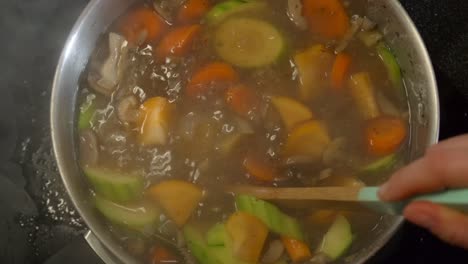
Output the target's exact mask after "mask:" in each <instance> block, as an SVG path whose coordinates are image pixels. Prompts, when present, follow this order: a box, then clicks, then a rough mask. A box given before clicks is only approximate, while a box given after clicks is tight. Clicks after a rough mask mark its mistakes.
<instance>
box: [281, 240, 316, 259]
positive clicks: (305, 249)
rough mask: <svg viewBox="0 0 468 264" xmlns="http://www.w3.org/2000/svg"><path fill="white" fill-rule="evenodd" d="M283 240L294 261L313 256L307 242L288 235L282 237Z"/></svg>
mask: <svg viewBox="0 0 468 264" xmlns="http://www.w3.org/2000/svg"><path fill="white" fill-rule="evenodd" d="M281 241H282V242H283V245H284V247H285V248H286V252H288V255H289V257H290V258H291V260H292V261H293V262H300V261H304V260H307V259H309V258H311V257H312V253H311V252H310V249H309V246H308V245H307V244H306V243H304V242H302V241H299V240H296V239H293V238H289V237H286V236H283V237H281Z"/></svg>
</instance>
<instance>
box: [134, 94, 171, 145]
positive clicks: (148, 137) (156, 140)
mask: <svg viewBox="0 0 468 264" xmlns="http://www.w3.org/2000/svg"><path fill="white" fill-rule="evenodd" d="M173 113H174V106H173V105H172V104H171V103H169V101H168V100H167V99H166V98H164V97H152V98H150V99H148V100H146V101H145V102H144V103H143V104H142V105H141V107H140V114H139V122H138V123H139V125H140V131H139V135H138V137H139V142H140V144H142V145H145V146H146V145H165V144H166V143H167V140H168V138H169V127H170V119H171V117H172V115H173Z"/></svg>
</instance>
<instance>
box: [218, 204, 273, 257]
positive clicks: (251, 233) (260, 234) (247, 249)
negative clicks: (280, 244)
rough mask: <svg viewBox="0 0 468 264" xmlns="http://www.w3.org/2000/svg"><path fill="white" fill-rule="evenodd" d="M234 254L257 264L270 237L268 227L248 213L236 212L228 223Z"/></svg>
mask: <svg viewBox="0 0 468 264" xmlns="http://www.w3.org/2000/svg"><path fill="white" fill-rule="evenodd" d="M226 231H227V233H228V235H229V238H230V242H231V247H232V253H233V255H234V256H235V257H236V258H239V259H240V260H243V261H246V262H252V263H256V262H257V261H258V259H259V257H260V254H261V253H262V249H263V245H264V244H265V240H266V238H267V236H268V227H267V226H266V225H265V224H264V223H263V222H262V221H261V220H260V219H258V218H257V217H255V216H253V215H251V214H249V213H246V212H242V211H240V212H235V213H234V214H232V215H231V216H230V217H229V219H228V220H227V222H226Z"/></svg>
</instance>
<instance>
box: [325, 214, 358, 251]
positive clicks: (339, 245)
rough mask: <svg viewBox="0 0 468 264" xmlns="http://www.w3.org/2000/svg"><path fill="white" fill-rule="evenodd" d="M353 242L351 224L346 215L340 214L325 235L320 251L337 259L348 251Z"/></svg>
mask: <svg viewBox="0 0 468 264" xmlns="http://www.w3.org/2000/svg"><path fill="white" fill-rule="evenodd" d="M352 242H353V234H352V232H351V225H350V224H349V222H348V220H347V219H346V218H345V217H344V216H342V215H339V216H338V217H337V218H336V219H335V222H333V224H332V225H331V227H330V229H328V231H327V233H326V234H325V236H324V237H323V240H322V245H321V249H320V251H321V252H323V253H325V255H327V256H328V257H330V258H331V259H333V260H335V259H337V258H339V257H341V256H342V255H343V254H344V253H345V252H346V250H347V249H348V248H349V246H351V243H352Z"/></svg>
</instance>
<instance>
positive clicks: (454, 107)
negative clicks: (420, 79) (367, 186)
mask: <svg viewBox="0 0 468 264" xmlns="http://www.w3.org/2000/svg"><path fill="white" fill-rule="evenodd" d="M87 2H88V0H0V263H14V264H22V263H44V262H46V263H48V264H55V263H57V264H58V263H68V264H72V263H89V264H92V263H101V261H100V260H99V259H98V258H97V257H96V256H95V255H94V253H93V252H92V251H91V250H90V249H89V247H88V246H87V245H86V243H85V241H84V240H83V238H82V237H83V232H84V230H85V226H84V224H83V223H82V222H81V220H80V218H79V217H78V216H77V215H76V212H75V211H74V210H73V207H72V206H71V205H70V203H69V202H68V200H67V196H66V193H65V191H64V190H63V187H62V186H61V183H60V179H59V175H58V173H57V170H56V167H55V164H54V161H53V156H52V153H51V143H50V138H49V132H48V129H49V120H48V116H49V98H50V90H51V84H52V79H53V74H54V70H55V66H56V64H57V61H58V57H59V54H60V51H61V49H62V47H63V44H64V42H65V39H66V37H67V35H68V32H69V30H70V29H71V27H72V25H73V23H74V21H75V20H76V18H77V17H78V15H79V13H80V12H81V10H82V9H83V8H84V7H85V5H86V4H87ZM401 2H402V4H403V5H404V6H405V8H406V9H407V11H408V13H409V14H410V16H411V17H412V18H413V20H414V21H415V23H416V25H417V27H418V29H419V30H420V33H421V35H422V37H423V38H424V40H425V43H426V45H427V48H428V50H429V53H430V55H431V59H432V62H433V64H434V68H435V72H436V76H437V82H438V85H439V94H440V101H441V133H440V135H441V139H444V138H447V137H450V136H454V135H458V134H462V133H466V132H468V84H467V82H466V79H467V78H468V15H467V14H468V1H465V0H446V1H440V0H402V1H401ZM373 261H374V262H376V263H389V264H390V263H412V264H413V263H468V253H467V252H466V251H464V250H461V249H457V248H454V247H450V246H448V245H446V244H444V243H442V242H440V241H439V240H437V239H436V238H434V237H433V236H431V235H430V234H429V233H428V232H426V231H424V230H421V229H419V228H417V227H414V226H412V225H410V224H405V226H404V227H403V229H402V230H401V231H400V233H399V236H397V238H396V239H394V241H392V242H391V243H390V244H389V246H388V247H387V248H386V250H384V251H383V253H381V254H379V255H378V256H377V257H376V258H375V259H374V260H373Z"/></svg>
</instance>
